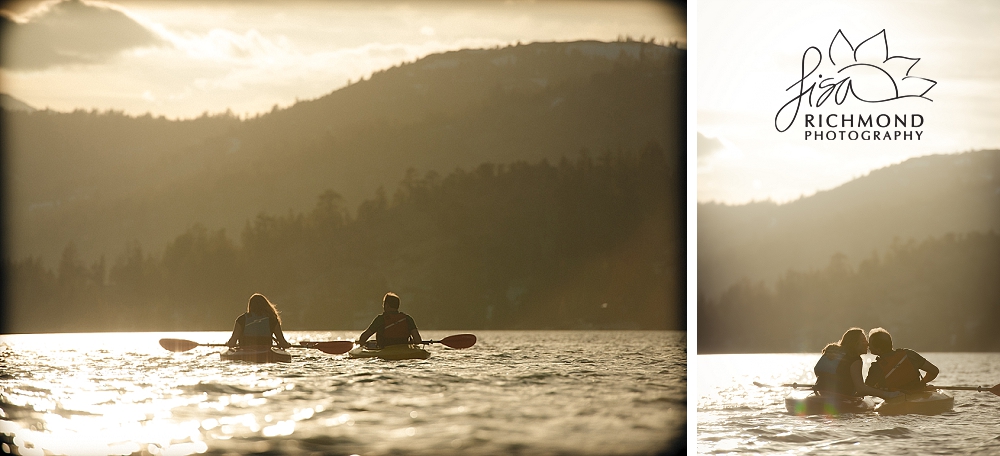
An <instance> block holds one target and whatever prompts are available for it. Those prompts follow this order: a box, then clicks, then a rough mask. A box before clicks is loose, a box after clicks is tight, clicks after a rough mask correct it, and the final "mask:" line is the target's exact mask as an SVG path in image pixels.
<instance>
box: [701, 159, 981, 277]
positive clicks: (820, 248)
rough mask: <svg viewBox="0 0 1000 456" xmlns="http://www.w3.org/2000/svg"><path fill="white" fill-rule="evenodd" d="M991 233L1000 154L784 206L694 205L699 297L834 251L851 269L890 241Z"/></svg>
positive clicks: (913, 166) (917, 168)
mask: <svg viewBox="0 0 1000 456" xmlns="http://www.w3.org/2000/svg"><path fill="white" fill-rule="evenodd" d="M989 230H994V231H997V232H1000V150H984V151H977V152H966V153H962V154H954V155H932V156H926V157H918V158H912V159H910V160H907V161H905V162H903V163H900V164H897V165H893V166H888V167H886V168H882V169H879V170H875V171H872V172H871V173H869V174H868V175H867V176H863V177H860V178H858V179H855V180H853V181H851V182H848V183H846V184H844V185H842V186H840V187H837V188H834V189H832V190H828V191H822V192H819V193H816V194H815V195H813V196H809V197H805V198H801V199H799V200H796V201H793V202H790V203H786V204H780V205H779V204H775V203H773V202H757V203H750V204H744V205H724V204H718V203H702V204H699V205H698V288H699V293H703V294H705V295H706V296H709V297H718V296H719V295H720V293H722V291H723V290H725V289H726V288H728V287H729V286H731V285H732V284H734V283H736V282H737V281H739V280H741V279H749V280H751V281H754V282H756V281H758V280H764V281H766V282H772V281H774V280H776V279H777V278H778V277H780V276H781V275H783V274H784V273H785V272H786V271H788V270H789V269H796V270H808V269H818V268H822V267H824V266H825V265H826V264H827V263H828V262H829V260H830V257H831V256H832V255H834V254H837V253H840V254H843V255H845V256H846V261H847V262H848V263H849V264H851V265H852V266H855V267H856V266H857V265H858V264H859V263H860V262H861V261H862V260H864V259H866V258H868V257H869V256H870V255H871V254H872V252H873V251H876V250H878V251H883V252H884V251H885V249H886V248H888V247H889V246H890V245H891V244H892V243H893V240H894V239H897V238H898V239H899V240H900V241H902V242H905V241H908V240H910V239H915V240H923V239H925V238H927V237H930V236H934V237H938V236H942V235H945V234H948V233H958V234H961V233H966V232H970V231H976V232H986V231H989Z"/></svg>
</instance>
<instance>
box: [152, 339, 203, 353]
mask: <svg viewBox="0 0 1000 456" xmlns="http://www.w3.org/2000/svg"><path fill="white" fill-rule="evenodd" d="M160 346H161V347H163V348H166V349H167V350H170V351H172V352H186V351H188V350H190V349H192V348H194V347H197V346H198V342H195V341H193V340H185V339H160Z"/></svg>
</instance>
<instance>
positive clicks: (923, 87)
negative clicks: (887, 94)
mask: <svg viewBox="0 0 1000 456" xmlns="http://www.w3.org/2000/svg"><path fill="white" fill-rule="evenodd" d="M936 85H937V81H932V80H930V79H927V78H918V77H916V76H906V77H904V78H903V79H902V80H900V81H899V95H900V96H901V97H920V98H926V99H928V100H930V98H927V97H926V96H925V95H927V92H930V91H931V88H933V87H934V86H936Z"/></svg>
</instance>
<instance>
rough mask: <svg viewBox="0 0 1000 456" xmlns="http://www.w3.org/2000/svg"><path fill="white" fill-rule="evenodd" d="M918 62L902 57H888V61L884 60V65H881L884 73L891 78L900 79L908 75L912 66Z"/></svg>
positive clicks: (917, 60)
mask: <svg viewBox="0 0 1000 456" xmlns="http://www.w3.org/2000/svg"><path fill="white" fill-rule="evenodd" d="M919 61H920V59H914V58H910V57H903V56H895V57H889V60H886V61H885V63H884V64H882V68H884V69H885V71H888V72H889V74H891V75H892V77H894V78H896V79H902V78H903V77H904V76H909V75H910V70H911V69H913V66H914V65H916V64H917V62H919Z"/></svg>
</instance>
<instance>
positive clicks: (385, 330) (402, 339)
mask: <svg viewBox="0 0 1000 456" xmlns="http://www.w3.org/2000/svg"><path fill="white" fill-rule="evenodd" d="M407 320H408V317H407V315H406V314H405V313H402V312H392V313H388V312H387V313H383V314H382V321H383V323H385V326H383V327H382V330H381V331H379V332H378V333H377V335H376V336H377V337H376V338H377V339H378V344H379V346H382V347H385V346H389V345H397V344H405V343H408V342H409V341H410V326H409V325H408V324H406V321H407Z"/></svg>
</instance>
